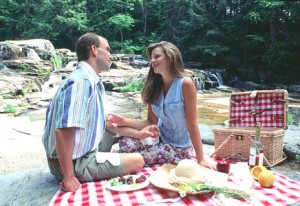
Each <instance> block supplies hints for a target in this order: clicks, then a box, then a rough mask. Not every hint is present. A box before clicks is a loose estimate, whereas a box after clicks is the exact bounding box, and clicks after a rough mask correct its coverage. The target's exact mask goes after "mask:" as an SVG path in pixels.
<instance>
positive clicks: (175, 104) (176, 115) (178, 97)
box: [151, 77, 192, 147]
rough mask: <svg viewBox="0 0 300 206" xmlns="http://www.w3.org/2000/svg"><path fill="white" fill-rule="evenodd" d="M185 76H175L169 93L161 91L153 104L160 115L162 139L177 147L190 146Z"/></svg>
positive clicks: (159, 124)
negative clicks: (183, 91)
mask: <svg viewBox="0 0 300 206" xmlns="http://www.w3.org/2000/svg"><path fill="white" fill-rule="evenodd" d="M183 80H184V77H175V78H174V80H173V82H172V84H171V86H170V89H169V91H168V93H167V94H166V96H164V94H163V91H162V92H161V94H160V96H159V98H158V100H157V101H156V102H155V103H153V104H152V105H151V108H152V111H153V113H154V114H155V115H156V116H157V117H158V127H159V129H160V133H161V140H162V142H164V143H168V144H170V145H173V146H175V147H190V146H191V145H192V142H191V138H190V135H189V133H188V130H187V127H186V115H185V110H184V98H183V95H182V83H183Z"/></svg>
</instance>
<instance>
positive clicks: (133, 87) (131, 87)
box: [118, 82, 144, 92]
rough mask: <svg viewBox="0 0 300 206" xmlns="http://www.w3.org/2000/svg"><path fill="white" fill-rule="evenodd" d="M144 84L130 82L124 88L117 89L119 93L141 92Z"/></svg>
mask: <svg viewBox="0 0 300 206" xmlns="http://www.w3.org/2000/svg"><path fill="white" fill-rule="evenodd" d="M143 87H144V82H132V83H130V84H128V85H126V86H124V87H120V88H118V90H119V91H120V92H138V91H142V89H143Z"/></svg>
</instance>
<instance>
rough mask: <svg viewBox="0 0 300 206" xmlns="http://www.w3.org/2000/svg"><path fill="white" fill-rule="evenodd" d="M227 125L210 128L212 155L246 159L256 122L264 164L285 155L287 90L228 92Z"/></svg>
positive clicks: (282, 159) (275, 161)
mask: <svg viewBox="0 0 300 206" xmlns="http://www.w3.org/2000/svg"><path fill="white" fill-rule="evenodd" d="M229 113H230V119H229V128H221V129H213V133H214V141H215V143H214V145H215V152H214V153H213V154H212V155H211V156H212V157H222V158H231V157H232V158H236V159H238V160H239V161H248V158H249V152H250V151H249V148H250V145H251V143H252V141H253V139H254V137H255V125H256V122H260V123H261V125H262V128H261V141H262V143H263V144H264V147H265V151H264V155H265V157H264V165H266V166H271V167H272V166H274V165H276V164H279V163H280V162H282V161H284V160H285V159H286V155H285V154H284V152H283V143H284V133H285V129H287V125H288V124H287V116H288V115H287V113H288V93H287V91H286V90H282V89H281V90H258V91H253V92H240V93H234V94H232V95H231V96H230V112H229Z"/></svg>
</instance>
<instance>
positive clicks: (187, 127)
mask: <svg viewBox="0 0 300 206" xmlns="http://www.w3.org/2000/svg"><path fill="white" fill-rule="evenodd" d="M146 52H147V57H148V58H149V60H150V61H151V66H150V70H149V73H148V75H147V78H146V82H145V86H144V88H143V91H142V99H143V102H144V103H146V104H148V118H147V120H132V119H127V118H124V117H119V119H118V120H117V125H118V126H125V127H126V126H127V127H131V128H133V129H136V130H138V131H140V130H142V128H145V127H147V126H149V125H153V124H154V125H157V126H158V127H159V130H160V137H159V143H157V144H156V145H154V146H144V145H143V144H142V142H141V141H140V138H138V137H135V138H131V137H124V138H122V139H121V140H120V141H119V146H120V151H121V152H138V153H140V154H141V155H142V156H143V157H144V160H145V164H148V165H151V164H156V163H173V164H176V163H178V162H179V161H180V160H181V159H190V158H192V156H194V151H195V153H196V158H197V161H198V163H200V164H201V165H203V166H206V167H208V168H213V166H212V165H211V164H210V163H208V162H206V161H205V160H204V157H203V147H202V140H201V136H200V132H199V129H198V123H197V95H196V88H195V83H194V82H193V80H192V79H191V78H189V77H185V76H186V75H185V69H184V65H183V60H182V55H181V53H180V51H179V50H178V48H177V47H176V46H175V45H174V44H172V43H170V42H166V41H162V42H159V43H155V44H151V45H150V46H149V47H148V48H147V51H146ZM132 136H133V135H132Z"/></svg>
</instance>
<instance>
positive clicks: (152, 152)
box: [119, 137, 194, 165]
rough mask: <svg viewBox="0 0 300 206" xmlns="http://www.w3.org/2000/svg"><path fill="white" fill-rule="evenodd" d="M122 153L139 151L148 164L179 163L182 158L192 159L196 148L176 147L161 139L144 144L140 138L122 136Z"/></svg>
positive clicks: (120, 142)
mask: <svg viewBox="0 0 300 206" xmlns="http://www.w3.org/2000/svg"><path fill="white" fill-rule="evenodd" d="M119 147H120V152H121V153H139V154H141V155H142V156H143V158H144V161H145V164H146V165H153V164H164V163H171V164H177V163H178V162H179V161H180V160H182V159H191V158H192V157H193V156H194V148H193V146H190V147H184V148H182V147H175V146H172V145H170V144H167V143H164V142H162V141H160V142H159V143H157V144H155V145H154V146H152V145H143V144H142V142H141V141H140V140H139V139H136V138H131V137H122V138H121V139H120V140H119Z"/></svg>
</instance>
